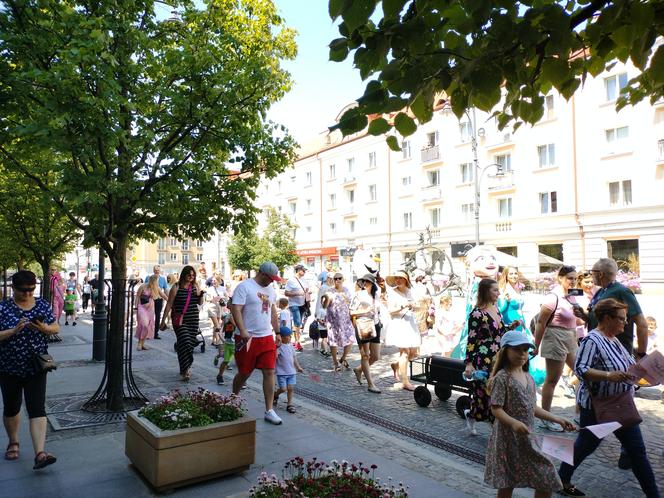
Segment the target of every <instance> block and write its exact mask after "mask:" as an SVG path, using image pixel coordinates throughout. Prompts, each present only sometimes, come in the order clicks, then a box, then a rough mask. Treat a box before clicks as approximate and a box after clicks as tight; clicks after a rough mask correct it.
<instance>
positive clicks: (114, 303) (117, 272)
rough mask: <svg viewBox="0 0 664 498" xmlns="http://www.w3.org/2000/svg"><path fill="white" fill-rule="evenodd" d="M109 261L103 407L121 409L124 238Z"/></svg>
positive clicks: (122, 388)
mask: <svg viewBox="0 0 664 498" xmlns="http://www.w3.org/2000/svg"><path fill="white" fill-rule="evenodd" d="M116 240H117V244H116V245H115V247H114V248H113V249H114V250H113V253H112V254H109V259H110V260H111V287H112V289H113V294H112V296H111V309H110V316H109V319H110V327H109V332H108V336H107V338H106V348H107V355H108V365H107V367H108V368H107V370H108V383H107V385H106V408H107V409H109V410H111V411H120V410H122V409H123V408H124V335H125V301H126V299H125V293H126V289H127V238H126V237H124V238H119V237H118V238H117V239H116Z"/></svg>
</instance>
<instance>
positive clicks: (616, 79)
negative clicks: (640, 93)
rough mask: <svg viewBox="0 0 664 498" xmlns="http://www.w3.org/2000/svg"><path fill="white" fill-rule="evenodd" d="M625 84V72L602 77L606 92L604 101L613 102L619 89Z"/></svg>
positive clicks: (618, 93)
mask: <svg viewBox="0 0 664 498" xmlns="http://www.w3.org/2000/svg"><path fill="white" fill-rule="evenodd" d="M626 86H627V73H620V74H617V75H615V76H609V77H608V78H604V91H605V92H606V101H607V102H613V101H614V100H616V99H617V98H618V96H619V95H620V90H622V89H623V88H625V87H626Z"/></svg>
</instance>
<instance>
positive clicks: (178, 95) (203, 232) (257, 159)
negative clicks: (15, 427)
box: [0, 0, 296, 409]
mask: <svg viewBox="0 0 664 498" xmlns="http://www.w3.org/2000/svg"><path fill="white" fill-rule="evenodd" d="M171 9H173V12H174V14H173V15H171V16H170V17H169V15H170V12H169V10H171ZM0 40H1V41H0V43H1V46H2V52H1V53H2V56H1V57H0V157H1V158H2V162H3V165H4V166H5V167H7V168H11V169H12V170H14V171H16V172H18V173H20V174H21V175H24V176H25V177H27V178H29V179H30V180H32V181H34V182H35V183H36V184H37V185H38V186H39V187H40V188H41V189H42V191H43V192H44V193H45V195H48V196H49V197H50V199H51V200H52V201H53V202H54V203H55V205H56V206H58V207H59V208H60V210H61V211H62V212H63V213H64V214H66V216H67V217H68V218H69V219H70V220H71V222H72V224H73V225H74V226H76V227H77V228H78V229H80V230H81V231H82V232H83V233H84V237H85V243H86V244H88V245H89V244H93V243H97V244H99V245H100V246H101V247H102V248H103V249H104V251H105V252H106V253H107V254H108V257H109V260H110V262H111V268H112V276H113V296H112V302H111V327H110V328H111V333H110V334H109V339H108V349H109V353H108V356H109V362H111V363H112V364H113V366H112V367H109V376H108V378H109V386H111V387H109V391H108V392H109V408H112V409H119V408H121V402H122V347H123V345H122V333H123V329H122V325H123V323H124V309H125V305H124V281H125V278H126V251H127V247H128V246H129V244H130V243H131V242H132V241H134V240H136V239H141V238H142V239H148V240H154V239H156V238H157V237H161V236H165V235H172V236H175V237H194V238H204V237H205V236H207V235H208V234H210V233H211V232H212V231H213V229H214V228H216V227H219V228H221V227H224V228H226V229H229V230H231V231H241V230H248V229H250V228H251V226H253V225H254V223H255V220H254V218H255V213H256V208H255V207H254V206H253V202H252V201H253V199H254V198H255V196H256V188H257V186H258V183H259V181H260V178H261V176H265V177H267V178H270V177H272V176H274V175H276V174H277V173H279V172H280V171H282V170H283V169H285V168H286V166H287V165H288V164H289V163H291V162H292V160H293V159H294V152H293V146H294V141H293V139H292V138H291V137H290V136H289V135H288V133H287V132H286V130H284V129H283V127H280V126H278V125H276V124H274V123H272V122H270V121H268V120H267V119H266V113H267V110H268V109H269V107H270V105H271V104H272V103H274V102H276V101H277V100H279V99H280V98H281V97H282V96H283V95H284V94H285V92H286V91H288V89H289V88H290V84H291V83H290V75H289V74H288V73H287V72H286V71H284V70H283V69H282V68H281V61H282V60H284V59H291V58H293V57H294V56H295V53H296V48H295V42H294V33H293V31H292V30H290V29H288V28H287V27H285V26H284V24H283V20H282V19H281V18H280V17H279V16H278V15H277V12H276V9H275V6H274V5H273V3H272V1H270V0H207V1H205V2H194V1H193V0H171V1H169V2H160V1H153V0H95V1H87V0H71V1H67V2H63V1H60V0H39V1H34V0H6V1H4V2H3V3H2V6H0ZM55 158H57V160H56V159H55ZM45 172H48V173H53V174H54V175H55V181H54V182H53V183H50V184H46V183H44V182H43V181H42V180H41V178H42V174H43V173H45Z"/></svg>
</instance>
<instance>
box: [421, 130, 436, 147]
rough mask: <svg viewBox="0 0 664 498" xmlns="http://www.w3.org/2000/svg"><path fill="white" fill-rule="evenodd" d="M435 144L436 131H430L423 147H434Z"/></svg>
mask: <svg viewBox="0 0 664 498" xmlns="http://www.w3.org/2000/svg"><path fill="white" fill-rule="evenodd" d="M436 145H438V132H437V131H432V132H430V133H427V140H426V144H425V146H424V148H425V149H428V148H430V147H435V146H436Z"/></svg>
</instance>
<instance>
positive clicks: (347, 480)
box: [249, 457, 408, 498]
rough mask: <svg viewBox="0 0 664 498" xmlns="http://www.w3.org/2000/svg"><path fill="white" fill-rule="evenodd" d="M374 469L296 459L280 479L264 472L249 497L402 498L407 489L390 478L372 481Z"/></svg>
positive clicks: (359, 464) (289, 464)
mask: <svg viewBox="0 0 664 498" xmlns="http://www.w3.org/2000/svg"><path fill="white" fill-rule="evenodd" d="M375 470H376V465H371V466H370V467H366V466H364V465H363V464H362V462H359V463H358V464H357V465H356V464H354V463H349V462H346V461H345V460H344V461H343V462H341V463H339V462H337V461H336V460H332V462H330V463H329V464H326V463H325V462H319V461H317V460H316V458H313V459H312V460H310V461H308V462H305V461H304V459H303V458H301V457H296V458H293V459H292V460H290V461H289V462H288V463H286V465H285V466H284V470H283V479H279V478H277V476H276V475H274V474H272V475H271V476H268V475H267V474H266V473H265V472H264V473H262V474H261V475H260V476H259V478H258V484H257V485H256V486H254V487H253V488H251V490H250V492H249V493H250V496H252V497H255V498H282V497H293V498H294V497H309V496H311V497H313V496H316V497H321V498H330V497H338V498H364V497H379V498H392V497H395V498H406V497H407V496H408V491H407V489H408V488H407V487H404V485H403V484H402V483H398V485H394V484H392V483H391V478H388V483H387V484H381V483H380V478H377V477H375V475H374V474H375Z"/></svg>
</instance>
